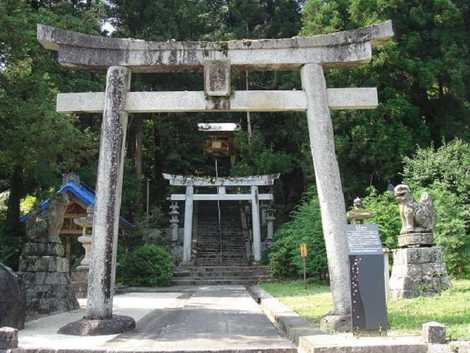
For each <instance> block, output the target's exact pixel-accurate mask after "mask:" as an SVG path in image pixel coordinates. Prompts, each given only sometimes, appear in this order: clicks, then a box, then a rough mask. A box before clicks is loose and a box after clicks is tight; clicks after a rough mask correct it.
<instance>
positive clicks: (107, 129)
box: [37, 21, 393, 328]
mask: <svg viewBox="0 0 470 353" xmlns="http://www.w3.org/2000/svg"><path fill="white" fill-rule="evenodd" d="M37 35H38V40H39V41H40V43H41V44H42V45H43V46H44V47H45V48H47V49H51V50H55V51H57V52H58V61H59V63H61V64H62V65H64V66H68V67H74V68H82V69H88V70H107V79H106V90H105V92H104V93H68V94H59V95H58V97H57V111H59V112H103V123H102V128H101V139H100V155H99V164H98V178H97V200H96V207H95V214H94V221H93V247H92V254H91V255H92V258H91V263H90V271H89V287H88V303H87V316H86V318H87V319H90V320H91V319H99V320H109V319H111V318H112V299H113V288H114V276H115V263H116V249H117V245H116V244H117V231H118V226H119V225H118V219H119V210H120V204H121V189H122V173H123V159H124V153H125V151H124V146H125V138H126V127H127V115H128V113H146V112H198V111H206V112H221V111H251V112H263V111H264V112H266V111H271V112H274V111H306V112H307V121H308V130H309V137H310V145H311V152H312V157H313V164H314V169H315V178H316V184H317V191H318V197H319V200H320V207H321V217H322V226H323V233H324V237H325V244H326V251H327V256H328V266H329V273H330V286H331V289H332V295H333V304H334V308H333V311H332V314H333V315H332V316H331V318H330V319H331V320H332V321H333V322H334V323H339V325H336V324H335V325H334V327H336V328H339V327H340V325H341V323H344V322H346V321H347V320H348V318H349V317H350V312H351V310H350V309H351V299H350V291H349V266H348V256H347V255H348V247H347V242H346V236H345V227H346V209H345V203H344V196H343V192H342V186H341V179H340V174H339V168H338V163H337V160H336V154H335V143H334V135H333V126H332V121H331V117H330V110H332V109H333V110H334V109H372V108H375V107H376V106H377V104H378V101H377V92H376V89H375V88H327V86H326V82H325V77H324V68H329V67H338V68H344V67H350V66H354V65H359V64H363V63H367V62H368V61H369V60H370V59H371V57H372V46H373V45H374V44H376V43H378V42H381V41H384V40H387V39H388V38H390V37H391V36H392V35H393V29H392V24H391V22H390V21H388V22H384V23H381V24H378V25H373V26H369V27H365V28H360V29H357V30H352V31H345V32H337V33H331V34H325V35H317V36H313V37H305V38H303V37H295V38H287V39H262V40H235V41H228V42H147V41H142V40H134V39H116V38H105V37H96V36H89V35H84V34H80V33H76V32H70V31H64V30H61V29H57V28H53V27H49V26H44V25H38V33H37ZM231 68H234V69H241V70H253V71H255V70H300V75H301V81H302V87H303V89H302V90H299V91H234V92H233V91H232V90H231V80H230V75H231V74H230V73H231ZM202 70H203V72H204V82H205V85H204V91H196V92H186V91H179V92H129V88H130V80H131V72H141V73H146V72H175V71H202Z"/></svg>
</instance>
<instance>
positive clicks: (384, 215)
mask: <svg viewBox="0 0 470 353" xmlns="http://www.w3.org/2000/svg"><path fill="white" fill-rule="evenodd" d="M363 202H364V207H365V208H367V209H368V210H369V211H372V212H373V216H372V218H370V219H369V220H368V223H374V224H377V225H378V226H379V232H380V238H381V240H382V244H383V245H384V246H385V247H387V248H389V249H395V248H396V247H397V243H398V238H397V236H398V234H399V233H400V228H401V221H400V211H399V210H398V205H397V203H396V202H395V197H394V196H393V193H392V192H389V191H386V192H384V193H383V194H381V193H379V192H378V191H377V190H376V189H375V188H374V187H370V188H369V189H367V196H366V197H365V198H364V200H363Z"/></svg>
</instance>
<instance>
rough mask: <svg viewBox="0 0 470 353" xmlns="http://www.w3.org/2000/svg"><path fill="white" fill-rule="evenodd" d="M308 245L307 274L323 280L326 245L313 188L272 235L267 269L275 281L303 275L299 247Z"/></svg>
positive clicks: (325, 269)
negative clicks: (288, 218)
mask: <svg viewBox="0 0 470 353" xmlns="http://www.w3.org/2000/svg"><path fill="white" fill-rule="evenodd" d="M301 243H307V247H308V256H307V259H306V261H307V274H308V276H309V277H314V278H322V279H323V278H325V277H326V275H327V273H328V262H327V259H326V250H325V243H324V240H323V232H322V225H321V218H320V204H319V202H318V198H317V194H316V190H315V188H311V189H309V191H308V192H307V193H306V194H305V196H304V200H303V201H302V202H301V204H300V205H299V206H298V207H297V208H296V209H295V210H294V211H293V212H292V214H291V220H290V221H289V222H287V223H285V224H284V225H282V226H281V227H280V228H279V229H278V230H277V231H276V233H275V234H274V243H273V247H272V248H271V252H270V255H269V257H270V266H271V271H272V274H273V276H274V277H276V278H293V277H298V276H301V275H302V273H303V260H302V258H301V257H300V252H299V246H300V244H301Z"/></svg>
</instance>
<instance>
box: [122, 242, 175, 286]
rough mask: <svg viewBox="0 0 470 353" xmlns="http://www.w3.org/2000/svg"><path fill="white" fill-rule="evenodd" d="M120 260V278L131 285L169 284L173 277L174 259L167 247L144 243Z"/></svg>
mask: <svg viewBox="0 0 470 353" xmlns="http://www.w3.org/2000/svg"><path fill="white" fill-rule="evenodd" d="M123 257H124V258H123V259H122V260H121V261H120V266H119V278H120V280H122V281H123V282H124V284H126V285H129V286H149V287H153V286H168V285H169V284H170V282H171V278H172V277H173V260H172V258H171V255H170V254H169V253H168V251H167V250H165V248H163V247H161V246H158V245H143V246H140V247H138V248H136V249H135V250H133V251H131V252H130V253H129V254H127V255H126V256H123Z"/></svg>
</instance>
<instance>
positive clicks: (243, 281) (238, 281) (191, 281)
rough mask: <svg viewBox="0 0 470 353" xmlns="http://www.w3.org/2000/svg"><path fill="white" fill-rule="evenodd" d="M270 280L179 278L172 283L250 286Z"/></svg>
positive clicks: (177, 284) (178, 284)
mask: <svg viewBox="0 0 470 353" xmlns="http://www.w3.org/2000/svg"><path fill="white" fill-rule="evenodd" d="M261 280H263V281H268V280H269V278H214V279H200V278H177V279H173V281H172V284H173V285H176V286H220V285H242V286H248V285H252V284H256V283H258V282H259V281H261Z"/></svg>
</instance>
